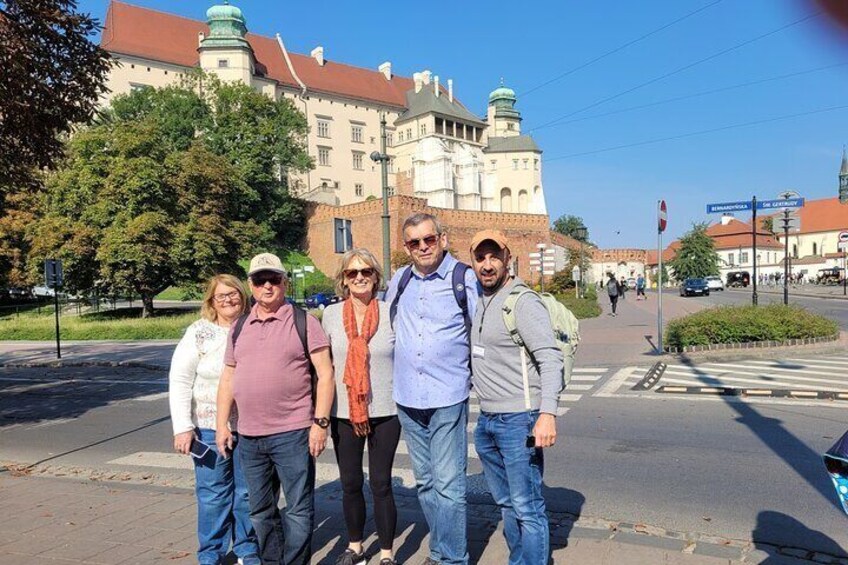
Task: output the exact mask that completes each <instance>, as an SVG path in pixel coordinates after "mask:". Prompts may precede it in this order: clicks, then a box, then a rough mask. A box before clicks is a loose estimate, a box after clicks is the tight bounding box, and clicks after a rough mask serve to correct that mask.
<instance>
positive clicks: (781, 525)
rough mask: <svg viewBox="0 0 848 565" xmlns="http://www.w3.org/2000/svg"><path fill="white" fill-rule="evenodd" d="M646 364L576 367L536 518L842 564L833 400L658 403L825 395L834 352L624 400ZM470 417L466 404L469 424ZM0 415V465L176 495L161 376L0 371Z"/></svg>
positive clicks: (326, 467)
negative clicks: (558, 516) (745, 542)
mask: <svg viewBox="0 0 848 565" xmlns="http://www.w3.org/2000/svg"><path fill="white" fill-rule="evenodd" d="M647 368H648V366H647V365H645V366H635V365H634V366H626V367H617V366H594V367H588V366H582V367H579V368H578V370H577V371H576V372H575V378H574V379H573V381H572V385H571V387H570V390H569V391H567V393H566V394H565V395H564V397H563V400H562V402H561V413H562V416H561V418H560V420H559V429H560V432H561V434H562V436H561V441H560V442H559V443H558V445H557V447H556V448H554V449H552V450H551V451H549V452H548V453H547V459H546V483H547V486H548V489H547V493H546V495H547V499H548V501H549V506H550V508H551V510H553V511H560V512H569V513H573V514H582V515H584V516H591V517H600V518H604V519H610V520H616V521H625V522H632V523H645V524H650V525H655V526H659V527H662V528H665V529H669V530H674V531H678V532H684V533H685V532H700V533H706V534H710V535H715V536H722V537H728V538H734V539H752V538H756V539H757V540H758V541H760V542H768V543H773V544H775V545H792V546H796V547H802V548H805V549H810V550H818V551H824V552H826V553H829V554H832V555H840V556H845V557H848V553H845V551H846V549H848V532H846V531H845V528H844V519H845V517H844V516H843V515H842V513H841V511H840V510H839V509H838V508H837V503H836V500H835V498H834V496H833V493H832V487H831V486H830V484H829V480H828V478H827V477H826V475H825V474H824V472H823V469H822V465H821V462H820V459H819V454H820V453H821V452H823V451H824V450H825V449H826V448H827V447H829V445H830V443H832V442H833V441H834V438H835V437H838V436H839V435H840V434H841V433H842V432H843V431H844V430H845V429H846V428H848V413H847V412H846V410H845V406H846V404H842V403H840V402H836V401H825V400H807V399H801V400H788V399H773V398H738V397H732V398H722V397H715V396H703V395H692V394H668V393H660V392H657V389H658V388H659V387H661V386H662V385H663V384H669V385H673V384H678V382H679V381H687V382H691V383H693V384H697V383H705V384H709V385H716V384H721V385H728V386H736V385H739V384H744V385H745V386H748V385H751V386H759V387H764V386H770V387H773V388H803V389H805V390H807V389H810V388H816V389H822V390H824V389H833V388H840V387H841V382H842V380H844V379H845V378H846V374H848V356H827V357H816V358H813V359H810V358H807V359H805V358H803V356H801V357H800V358H798V359H785V360H780V361H773V362H770V361H762V360H758V361H748V362H734V363H732V364H704V365H698V364H694V365H692V364H688V365H685V364H671V365H670V366H669V369H668V371H667V372H666V374H664V375H663V377H662V379H661V380H660V382H659V383H657V384H656V385H655V386H654V387H653V388H652V389H651V390H648V391H633V390H631V389H632V386H633V385H634V384H636V383H637V382H638V381H639V380H640V379H641V378H642V377H643V376H644V374H645V371H646V370H647ZM743 378H744V379H745V381H744V382H742V381H740V380H735V379H743ZM748 381H751V382H748ZM844 388H846V389H848V385H846V387H844ZM475 407H476V403H475V401H474V400H473V399H472V414H471V420H472V423H471V427H473V422H474V421H475V420H476V416H477V413H476V412H477V411H476V409H475ZM0 415H2V420H0V438H2V444H3V456H2V457H3V459H5V460H15V461H20V462H27V463H35V462H40V463H41V464H42V465H49V466H53V467H54V468H55V467H61V468H62V469H63V471H62V472H65V473H68V472H71V470H72V469H73V468H86V469H98V470H100V471H101V473H103V474H104V475H105V476H110V475H111V476H116V477H119V478H120V477H122V476H124V475H122V474H123V473H128V474H130V475H134V476H147V477H150V476H152V475H155V476H157V477H159V478H158V480H159V481H160V483H165V484H190V481H191V473H190V471H189V469H190V466H189V462H188V460H187V459H186V458H184V457H181V456H177V455H174V454H173V453H171V452H170V437H171V429H170V421H169V420H168V406H167V398H166V375H165V373H164V372H162V371H154V370H149V369H142V368H127V367H116V368H110V367H77V368H74V367H66V368H62V369H51V368H30V369H22V368H5V369H2V371H0ZM469 457H470V464H469V475H470V484H471V486H470V488H471V492H472V495H485V492H486V486H485V482H484V481H483V479H482V475H481V474H480V465H479V461H478V460H477V458H476V455H475V453H474V451H473V449H471V450H470V452H469ZM130 475H126V476H130ZM395 476H396V477H397V483H398V489H399V491H400V492H401V494H405V495H410V494H411V493H412V491H411V490H410V489H409V488H408V487H410V486H411V485H412V475H411V471H410V462H409V459H408V456H407V454H406V448H405V444H401V447H400V449H399V455H398V458H397V463H396V469H395ZM336 478H337V471H336V466H335V463H334V460H333V454H332V452H327V453H325V454H324V455H322V457H321V458H320V459H319V479H320V481H321V482H322V483H328V482H330V481H334V480H335V479H336Z"/></svg>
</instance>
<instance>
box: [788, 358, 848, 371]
mask: <svg viewBox="0 0 848 565" xmlns="http://www.w3.org/2000/svg"><path fill="white" fill-rule="evenodd" d="M787 361H795V362H798V363H813V364H815V365H817V366H821V367H833V368H834V369H841V368H843V367H848V360H845V361H837V360H835V359H833V358H826V359H814V360H811V359H787Z"/></svg>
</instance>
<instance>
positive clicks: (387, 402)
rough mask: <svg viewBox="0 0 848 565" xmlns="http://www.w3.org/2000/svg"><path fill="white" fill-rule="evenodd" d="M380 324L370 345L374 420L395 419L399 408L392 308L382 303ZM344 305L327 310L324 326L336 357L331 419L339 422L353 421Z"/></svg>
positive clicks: (323, 319) (370, 407)
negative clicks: (394, 394) (394, 377)
mask: <svg viewBox="0 0 848 565" xmlns="http://www.w3.org/2000/svg"><path fill="white" fill-rule="evenodd" d="M379 306H380V322H379V324H378V326H377V332H376V333H375V334H374V336H373V337H372V338H371V341H369V342H368V350H369V352H370V367H369V371H370V375H371V398H370V399H369V403H368V415H369V416H370V417H372V418H381V417H384V416H394V415H395V414H397V406H396V405H395V401H394V400H392V370H393V362H394V350H395V334H394V332H393V331H392V325H391V323H389V305H388V304H386V303H385V302H382V301H381V302H380V303H379ZM343 308H344V302H339V303H337V304H332V305H330V306H328V307H327V308H326V309H324V315H323V316H322V319H321V323H322V325H323V326H324V332H325V333H326V334H327V338H329V340H330V350H331V351H332V354H333V366H334V368H335V376H336V398H335V400H334V401H333V409H332V410H331V411H330V415H331V416H334V417H336V418H344V419H345V420H347V419H349V418H350V411H349V408H348V400H347V385H345V384H344V368H345V363H346V362H347V344H348V342H347V334H346V333H345V330H344V322H343V319H342V315H343V314H342V312H343Z"/></svg>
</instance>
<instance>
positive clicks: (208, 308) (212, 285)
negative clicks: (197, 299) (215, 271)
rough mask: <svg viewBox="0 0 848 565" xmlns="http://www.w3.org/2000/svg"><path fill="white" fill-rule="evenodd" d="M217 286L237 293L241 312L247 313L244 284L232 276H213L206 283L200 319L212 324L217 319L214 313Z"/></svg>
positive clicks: (216, 313)
mask: <svg viewBox="0 0 848 565" xmlns="http://www.w3.org/2000/svg"><path fill="white" fill-rule="evenodd" d="M219 284H222V285H224V286H228V287H230V288H232V289H235V290H237V291H238V293H239V298H240V299H241V312H239V314H244V313H245V312H247V310H248V307H249V303H248V297H247V291H246V290H245V289H244V284H243V283H242V282H241V281H240V280H239V279H238V277H234V276H233V275H226V274H224V275H215V276H213V277H212V278H210V279H209V282H207V283H206V290H205V291H204V292H203V304H201V306H200V317H201V318H203V319H205V320H209V321H210V322H214V321H216V320H217V319H218V312H216V311H215V289H216V288H217V287H218V285H219Z"/></svg>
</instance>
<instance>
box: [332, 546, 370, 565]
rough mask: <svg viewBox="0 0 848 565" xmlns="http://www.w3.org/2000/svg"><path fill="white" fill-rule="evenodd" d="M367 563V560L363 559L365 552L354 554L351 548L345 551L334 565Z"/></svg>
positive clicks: (360, 564)
mask: <svg viewBox="0 0 848 565" xmlns="http://www.w3.org/2000/svg"><path fill="white" fill-rule="evenodd" d="M364 563H368V558H367V557H365V552H364V551H363V552H362V553H356V552H355V551H354V550H352V549H351V548H347V549H345V551H344V553H342V554H341V555H339V558H338V559H336V565H363V564H364Z"/></svg>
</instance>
